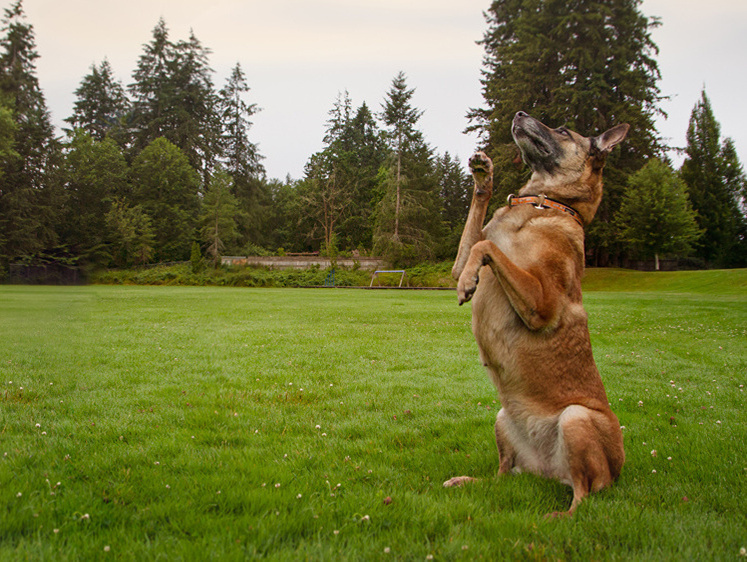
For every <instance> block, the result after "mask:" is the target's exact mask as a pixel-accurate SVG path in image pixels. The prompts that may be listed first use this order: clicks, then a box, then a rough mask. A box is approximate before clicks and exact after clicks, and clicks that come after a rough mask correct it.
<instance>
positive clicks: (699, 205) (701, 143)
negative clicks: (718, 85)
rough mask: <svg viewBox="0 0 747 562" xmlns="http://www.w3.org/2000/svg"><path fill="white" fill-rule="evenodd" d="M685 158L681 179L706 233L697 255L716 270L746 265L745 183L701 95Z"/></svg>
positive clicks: (733, 153) (731, 146)
mask: <svg viewBox="0 0 747 562" xmlns="http://www.w3.org/2000/svg"><path fill="white" fill-rule="evenodd" d="M685 153H686V155H687V156H686V158H685V161H684V162H683V164H682V167H681V168H680V176H681V177H682V179H683V180H684V181H685V183H686V184H687V186H688V189H689V193H690V199H691V201H692V204H693V207H694V209H695V210H696V211H697V213H698V223H699V225H700V227H701V228H702V229H703V230H704V231H705V233H704V235H703V238H702V239H701V241H700V245H699V247H698V249H697V256H698V257H699V258H701V259H702V260H704V261H705V262H706V263H707V264H709V265H712V266H715V267H744V266H745V265H747V240H746V239H745V230H747V226H746V225H747V219H745V209H744V194H745V185H747V179H746V178H745V174H744V171H743V170H742V165H741V164H740V162H739V159H738V158H737V155H736V151H735V150H734V144H733V142H732V141H731V139H728V138H727V139H724V140H723V141H722V140H721V126H720V125H719V123H718V121H716V118H715V116H714V114H713V110H712V109H711V103H710V100H709V99H708V96H707V95H706V93H705V90H703V92H702V95H701V99H700V101H698V103H697V104H696V105H695V107H694V108H693V111H692V114H691V116H690V124H689V126H688V130H687V147H686V148H685Z"/></svg>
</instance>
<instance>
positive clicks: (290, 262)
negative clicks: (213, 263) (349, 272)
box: [221, 256, 386, 271]
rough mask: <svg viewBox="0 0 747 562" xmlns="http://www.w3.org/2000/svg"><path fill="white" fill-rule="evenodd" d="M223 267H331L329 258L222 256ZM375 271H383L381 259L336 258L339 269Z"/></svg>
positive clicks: (383, 264) (383, 265) (383, 263)
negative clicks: (357, 267) (356, 267)
mask: <svg viewBox="0 0 747 562" xmlns="http://www.w3.org/2000/svg"><path fill="white" fill-rule="evenodd" d="M221 263H222V264H223V265H254V266H262V267H274V268H276V269H308V268H309V267H311V266H312V265H318V266H319V267H320V268H321V269H327V268H329V267H331V266H332V262H331V261H330V259H329V258H325V257H321V256H267V257H260V256H223V257H222V258H221ZM356 263H357V264H358V266H359V267H360V268H361V269H367V270H370V271H375V270H377V269H383V268H384V267H385V265H386V263H385V262H384V260H382V259H381V258H364V257H359V258H338V259H337V265H338V266H340V267H349V268H352V267H355V264H356Z"/></svg>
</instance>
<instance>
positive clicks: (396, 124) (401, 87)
mask: <svg viewBox="0 0 747 562" xmlns="http://www.w3.org/2000/svg"><path fill="white" fill-rule="evenodd" d="M414 93H415V90H414V89H412V90H409V89H408V88H407V78H406V76H405V73H404V72H399V74H397V76H395V77H394V79H393V80H392V87H391V88H390V89H389V92H388V93H387V98H386V99H385V100H384V104H383V111H382V114H381V119H382V121H383V122H384V124H385V125H386V126H387V127H389V130H388V138H389V143H390V147H391V149H392V150H393V151H394V156H395V162H396V175H395V177H394V186H395V192H396V199H395V203H394V231H393V233H392V239H393V240H394V241H397V240H399V219H400V212H401V206H402V182H403V175H402V160H403V156H404V154H405V152H406V151H407V150H408V149H410V147H411V146H417V145H418V144H422V142H423V136H422V134H421V133H420V131H418V130H417V129H416V128H415V125H416V124H417V122H418V120H419V119H420V117H421V116H422V115H423V112H422V111H419V110H417V109H415V108H414V107H412V105H411V103H410V100H411V99H412V96H413V94H414Z"/></svg>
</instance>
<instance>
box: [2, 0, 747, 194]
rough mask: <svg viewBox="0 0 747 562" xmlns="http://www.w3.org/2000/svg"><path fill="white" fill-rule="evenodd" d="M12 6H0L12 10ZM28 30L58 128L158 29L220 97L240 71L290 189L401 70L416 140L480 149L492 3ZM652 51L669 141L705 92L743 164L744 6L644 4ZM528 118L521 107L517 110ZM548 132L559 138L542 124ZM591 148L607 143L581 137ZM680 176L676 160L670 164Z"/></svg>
mask: <svg viewBox="0 0 747 562" xmlns="http://www.w3.org/2000/svg"><path fill="white" fill-rule="evenodd" d="M11 4H12V2H11V0H0V6H2V7H3V8H7V7H9V6H10V5H11ZM23 5H24V9H25V12H26V15H27V21H28V23H30V24H32V25H33V26H34V31H35V34H36V44H37V50H38V53H39V55H40V58H39V59H38V60H37V75H38V78H39V82H40V84H41V87H42V89H43V91H44V94H45V96H46V100H47V106H48V107H49V109H50V111H51V113H52V119H53V122H54V123H55V125H56V126H58V127H62V126H63V125H64V122H63V120H64V119H65V118H67V117H69V116H70V115H71V114H72V111H73V104H74V102H75V100H76V96H75V94H74V92H75V90H76V89H77V88H78V86H79V85H80V82H81V80H82V79H83V77H84V76H85V75H86V74H88V73H89V72H90V67H91V65H92V64H99V63H100V62H101V61H102V60H104V59H105V58H106V59H108V60H109V62H110V64H111V65H112V68H113V70H114V74H115V76H116V77H117V78H118V79H119V80H120V81H121V82H122V83H123V84H125V85H127V84H130V83H131V82H132V73H133V71H134V69H135V67H136V64H137V60H138V58H139V57H140V55H141V54H142V52H143V45H144V44H146V43H148V42H150V40H151V38H152V31H153V28H154V27H155V26H156V24H157V23H158V20H159V19H160V18H163V19H164V20H165V22H166V25H167V28H168V29H169V36H170V38H171V40H172V41H178V40H180V39H188V37H189V34H190V30H191V31H193V32H194V34H195V36H196V37H197V38H198V39H199V40H200V41H201V42H202V44H203V45H204V46H205V47H207V48H209V49H211V50H212V54H211V56H210V62H211V66H212V67H213V69H214V71H215V74H214V76H213V79H214V83H215V85H216V88H218V89H219V88H221V87H222V86H223V84H224V82H225V80H226V78H227V76H228V74H229V72H230V70H231V69H232V68H233V67H234V66H235V65H236V63H240V64H241V66H242V68H243V70H244V73H245V74H246V77H247V82H248V85H249V87H250V88H251V90H250V91H249V93H248V94H247V96H246V101H247V102H248V103H255V104H257V105H258V106H259V107H260V108H262V111H261V112H259V113H258V114H256V115H255V116H254V118H253V126H252V128H251V130H250V133H249V135H250V139H251V140H252V141H253V142H255V143H257V144H258V145H259V150H260V153H261V154H262V155H263V156H264V160H263V164H264V166H265V168H266V170H267V175H268V176H269V177H270V178H278V179H285V178H286V177H287V176H290V177H292V178H294V179H297V178H300V177H302V175H303V168H304V165H305V163H306V161H307V160H308V158H309V156H311V155H312V154H313V153H314V152H316V151H318V150H321V149H322V148H323V143H322V138H323V137H324V130H325V122H326V121H327V119H328V112H329V110H330V109H331V108H332V105H333V104H334V102H335V99H336V98H337V96H338V95H339V94H340V93H342V92H344V91H347V92H348V93H349V95H350V97H351V100H352V103H353V106H354V107H355V108H357V107H358V106H360V105H361V104H362V103H363V102H366V103H367V104H368V106H369V108H371V110H372V111H374V112H380V111H381V105H382V103H383V101H384V98H385V95H386V92H387V91H388V90H389V88H390V87H391V82H392V79H393V78H394V76H395V75H396V74H397V73H398V72H400V71H403V72H404V73H405V74H406V76H407V84H408V86H409V87H410V88H414V89H415V93H414V95H413V98H412V105H413V106H414V107H416V108H417V109H420V110H423V111H424V113H423V116H422V117H421V119H420V122H419V128H420V130H421V131H422V132H423V134H424V137H425V140H426V141H427V142H428V143H429V144H430V145H431V146H432V147H433V148H435V149H436V150H437V151H438V153H440V154H443V153H444V152H449V153H450V154H451V155H452V156H456V157H459V159H460V161H461V162H463V163H464V164H465V165H466V161H467V159H468V158H469V156H470V155H471V154H472V152H473V151H474V150H475V148H476V147H477V145H478V144H479V139H478V138H477V136H476V135H475V134H474V133H472V134H465V133H464V132H463V131H464V129H465V128H466V127H467V125H468V121H467V118H466V114H467V112H468V110H469V109H470V108H474V107H480V106H481V105H482V101H483V100H482V91H481V84H480V76H481V74H480V71H481V68H482V58H483V49H482V47H481V46H480V45H477V44H476V41H478V40H479V39H480V38H481V37H482V36H483V34H484V32H485V30H486V29H487V24H486V22H485V18H484V16H483V12H484V11H485V10H486V9H487V8H488V7H489V5H490V0H406V1H403V0H211V1H210V2H206V1H205V0H127V1H126V2H123V1H121V0H65V1H64V2H61V1H60V0H24V4H23ZM640 10H641V12H642V13H643V14H644V15H646V16H657V17H659V18H661V22H662V25H661V26H660V27H659V28H657V29H655V30H654V31H653V32H652V36H653V39H654V42H655V43H656V44H657V45H658V47H659V54H658V56H657V61H658V64H659V69H660V71H661V80H660V82H659V88H660V90H661V93H662V95H664V96H667V97H668V99H666V100H663V101H662V102H661V104H660V107H661V109H662V110H663V111H664V112H666V114H667V118H663V117H661V118H659V119H657V122H656V124H657V130H658V131H659V134H660V135H661V137H663V138H664V140H665V141H666V142H667V143H668V144H670V145H672V146H676V147H684V146H685V144H686V141H685V134H686V131H687V126H688V122H689V118H690V113H691V111H692V109H693V107H694V105H695V104H696V103H697V101H698V100H699V99H700V95H701V91H702V90H703V88H704V87H705V89H706V92H707V95H708V97H709V99H710V100H711V105H712V108H713V111H714V114H715V117H716V119H717V120H718V121H719V123H720V124H721V133H722V136H728V137H731V138H732V139H733V140H734V142H735V144H736V147H737V153H738V155H739V158H740V161H741V162H742V164H743V165H745V163H746V162H747V109H745V104H744V101H743V100H744V98H745V97H747V58H746V57H745V55H747V2H746V1H745V0H709V1H708V2H703V1H702V0H644V1H643V2H642V4H641V6H640ZM521 109H523V108H520V107H517V108H516V110H517V111H519V110H521ZM548 125H553V124H552V123H548ZM579 132H581V133H584V134H587V135H590V134H592V133H595V134H596V133H600V132H601V131H579ZM671 156H672V157H673V160H674V162H675V164H676V165H679V164H680V163H681V161H682V158H681V156H678V155H677V154H676V153H672V154H671Z"/></svg>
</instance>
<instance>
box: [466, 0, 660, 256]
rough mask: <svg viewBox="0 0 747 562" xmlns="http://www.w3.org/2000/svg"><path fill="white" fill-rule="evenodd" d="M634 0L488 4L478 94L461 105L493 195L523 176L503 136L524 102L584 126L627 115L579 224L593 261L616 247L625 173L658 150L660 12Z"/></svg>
mask: <svg viewBox="0 0 747 562" xmlns="http://www.w3.org/2000/svg"><path fill="white" fill-rule="evenodd" d="M640 4H641V0H573V1H571V2H568V1H566V0H494V1H493V2H492V4H491V6H490V8H489V9H488V11H487V12H486V18H487V22H488V30H487V31H486V33H485V35H484V37H483V39H482V41H481V44H482V45H483V46H484V48H485V58H484V67H483V78H482V84H483V97H484V99H485V103H486V107H484V108H481V109H474V110H472V111H471V112H470V113H469V117H470V118H471V119H472V125H471V127H470V129H471V130H477V131H479V132H480V133H481V135H482V137H483V140H484V142H485V144H486V149H487V152H488V154H489V155H490V156H491V157H492V158H493V163H494V166H495V177H496V185H495V196H494V197H493V201H494V202H495V203H494V204H501V203H500V202H501V201H504V200H505V197H506V195H508V194H509V193H513V192H515V191H516V190H518V189H519V187H520V186H521V185H522V184H523V183H524V182H525V181H526V177H527V176H526V172H525V173H521V172H520V171H519V169H518V168H517V164H519V163H520V160H519V158H518V153H517V149H516V148H515V146H514V144H513V140H512V138H511V121H512V119H513V116H514V114H515V113H516V112H517V111H520V110H521V111H526V112H527V113H530V114H531V115H532V116H533V117H536V118H538V119H540V120H541V121H543V122H544V123H546V124H548V125H549V126H551V127H552V126H560V125H565V126H568V127H570V128H572V129H574V130H576V131H578V132H580V133H582V134H584V135H592V134H598V133H599V132H601V131H605V130H607V129H608V128H610V127H612V126H613V125H616V124H619V123H623V122H627V123H629V124H630V125H631V130H633V131H635V134H632V135H630V137H629V138H628V139H627V140H626V142H625V143H624V145H621V146H620V149H619V150H617V151H615V152H614V153H613V154H612V155H611V156H610V158H609V160H608V161H607V165H606V168H605V196H604V199H603V200H602V204H601V206H600V208H599V210H598V211H597V216H596V219H595V221H594V223H592V225H591V227H590V229H589V232H588V233H587V239H586V246H587V252H591V253H592V254H593V255H594V260H595V261H596V262H598V263H600V264H603V262H604V261H605V260H606V254H608V253H612V254H614V253H616V242H615V238H614V229H612V228H610V224H611V220H612V216H613V215H614V211H615V210H616V209H617V207H618V206H619V200H620V196H621V194H622V192H623V190H624V189H623V188H624V186H625V183H626V180H627V176H629V175H630V174H632V173H634V172H635V171H637V170H638V169H640V168H641V167H642V166H643V164H644V163H645V161H646V159H647V158H648V157H650V156H656V155H658V154H659V153H660V151H661V147H660V144H659V140H658V139H657V138H656V136H655V128H654V118H655V117H656V115H657V114H658V113H660V111H659V109H658V108H657V104H658V102H659V101H660V99H661V98H660V95H659V89H658V86H657V81H658V79H659V69H658V66H657V64H656V61H655V60H654V58H653V57H654V56H655V55H656V53H657V52H658V49H657V47H656V45H655V44H654V42H653V40H652V39H651V30H652V29H654V28H655V27H656V26H658V23H659V22H658V20H656V19H649V18H647V17H645V16H643V15H642V14H641V13H640V11H639V6H640Z"/></svg>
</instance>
